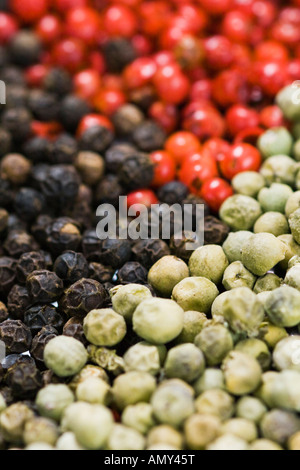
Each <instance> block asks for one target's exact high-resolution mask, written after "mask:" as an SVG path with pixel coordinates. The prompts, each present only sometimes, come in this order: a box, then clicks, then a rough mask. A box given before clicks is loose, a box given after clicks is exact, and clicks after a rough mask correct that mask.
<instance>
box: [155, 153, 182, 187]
mask: <svg viewBox="0 0 300 470" xmlns="http://www.w3.org/2000/svg"><path fill="white" fill-rule="evenodd" d="M150 159H151V160H152V162H153V164H154V178H153V181H152V186H154V187H156V188H158V187H160V186H163V185H164V184H167V183H170V182H171V181H173V180H174V179H175V175H176V164H175V161H174V159H173V158H172V156H171V155H170V154H169V153H168V152H166V151H165V150H157V151H156V152H152V153H151V154H150Z"/></svg>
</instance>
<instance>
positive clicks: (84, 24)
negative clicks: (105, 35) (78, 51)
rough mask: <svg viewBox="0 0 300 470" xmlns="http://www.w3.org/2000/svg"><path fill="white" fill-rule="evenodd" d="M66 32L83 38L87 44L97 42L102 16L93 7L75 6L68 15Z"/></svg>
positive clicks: (91, 44)
mask: <svg viewBox="0 0 300 470" xmlns="http://www.w3.org/2000/svg"><path fill="white" fill-rule="evenodd" d="M65 28H66V33H67V34H68V35H69V36H72V37H75V38H79V39H82V41H84V42H85V43H86V44H88V45H90V46H93V45H96V44H97V38H98V31H99V30H100V29H101V17H100V15H99V13H98V12H97V11H95V10H94V9H92V8H75V9H72V10H70V11H69V12H68V14H67V17H66V26H65Z"/></svg>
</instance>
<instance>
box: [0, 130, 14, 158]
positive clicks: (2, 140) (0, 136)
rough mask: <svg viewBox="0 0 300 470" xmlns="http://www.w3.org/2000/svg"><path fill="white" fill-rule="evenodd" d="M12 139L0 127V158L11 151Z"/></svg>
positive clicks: (6, 131)
mask: <svg viewBox="0 0 300 470" xmlns="http://www.w3.org/2000/svg"><path fill="white" fill-rule="evenodd" d="M11 145H12V137H11V134H10V132H9V131H8V130H6V129H4V128H3V127H0V156H1V157H3V156H4V155H6V154H8V153H9V152H10V151H11Z"/></svg>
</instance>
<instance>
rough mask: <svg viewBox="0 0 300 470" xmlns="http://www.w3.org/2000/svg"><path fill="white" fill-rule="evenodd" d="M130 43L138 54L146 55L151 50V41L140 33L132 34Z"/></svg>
mask: <svg viewBox="0 0 300 470" xmlns="http://www.w3.org/2000/svg"><path fill="white" fill-rule="evenodd" d="M131 44H132V45H133V47H134V49H135V51H136V53H137V55H138V56H146V55H149V54H151V52H152V43H151V41H150V40H149V39H148V38H147V37H146V36H143V35H142V34H136V35H135V36H133V38H132V40H131Z"/></svg>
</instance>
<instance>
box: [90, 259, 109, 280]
mask: <svg viewBox="0 0 300 470" xmlns="http://www.w3.org/2000/svg"><path fill="white" fill-rule="evenodd" d="M114 274H115V269H114V268H112V267H111V266H105V265H104V264H101V263H95V262H93V263H90V264H89V278H90V279H94V280H95V281H98V282H100V283H101V284H104V283H105V282H111V281H112V278H113V275H114Z"/></svg>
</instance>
